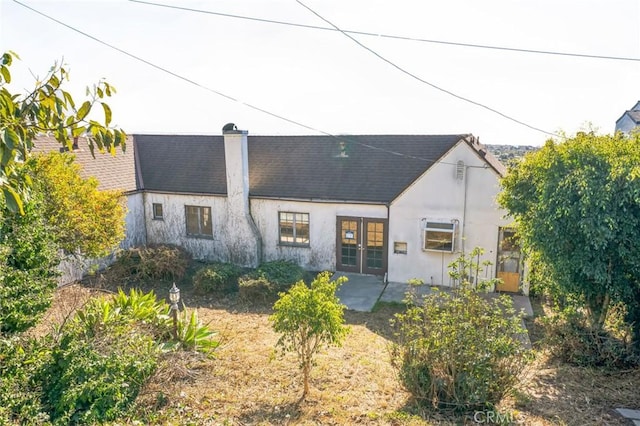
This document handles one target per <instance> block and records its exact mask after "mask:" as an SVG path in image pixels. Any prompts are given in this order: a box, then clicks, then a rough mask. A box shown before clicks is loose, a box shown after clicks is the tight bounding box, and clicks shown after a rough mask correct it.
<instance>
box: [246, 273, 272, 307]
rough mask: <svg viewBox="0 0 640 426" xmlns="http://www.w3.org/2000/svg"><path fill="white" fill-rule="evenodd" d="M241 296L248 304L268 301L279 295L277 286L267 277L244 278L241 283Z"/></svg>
mask: <svg viewBox="0 0 640 426" xmlns="http://www.w3.org/2000/svg"><path fill="white" fill-rule="evenodd" d="M238 284H239V296H240V298H241V299H242V300H244V301H246V302H253V301H261V302H266V301H267V300H269V299H271V298H273V297H275V296H276V295H277V293H278V292H277V286H275V285H274V284H272V283H271V282H270V281H269V280H268V279H266V278H265V277H257V278H254V277H253V276H251V275H250V276H244V277H242V278H240V280H239V282H238Z"/></svg>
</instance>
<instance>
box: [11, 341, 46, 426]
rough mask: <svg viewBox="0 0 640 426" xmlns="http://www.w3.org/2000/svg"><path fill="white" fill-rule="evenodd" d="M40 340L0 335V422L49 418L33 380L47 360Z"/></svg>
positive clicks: (26, 422) (35, 422) (34, 422)
mask: <svg viewBox="0 0 640 426" xmlns="http://www.w3.org/2000/svg"><path fill="white" fill-rule="evenodd" d="M49 353H50V351H49V346H48V345H47V342H46V341H44V340H35V339H32V338H26V337H18V336H12V337H10V338H0V424H3V425H4V424H21V425H41V424H46V423H47V422H48V420H49V414H48V413H47V411H46V409H45V407H44V406H43V404H42V400H41V392H40V386H39V385H38V383H36V381H35V380H34V377H35V376H36V375H37V373H38V371H40V369H42V368H43V366H44V365H46V364H47V363H49V362H50V357H49Z"/></svg>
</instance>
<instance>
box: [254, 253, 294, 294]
mask: <svg viewBox="0 0 640 426" xmlns="http://www.w3.org/2000/svg"><path fill="white" fill-rule="evenodd" d="M255 272H256V277H258V278H264V279H266V280H267V281H269V282H270V283H272V284H274V285H275V286H277V287H278V288H279V290H286V289H287V288H289V287H291V286H292V285H293V284H295V283H297V282H298V281H300V280H304V278H305V276H306V271H305V270H304V269H302V268H301V267H300V266H299V265H297V264H296V263H294V262H292V261H290V260H274V261H271V262H265V263H262V264H261V265H260V266H258V268H257V269H256V271H255Z"/></svg>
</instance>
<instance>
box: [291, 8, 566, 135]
mask: <svg viewBox="0 0 640 426" xmlns="http://www.w3.org/2000/svg"><path fill="white" fill-rule="evenodd" d="M296 2H297V3H298V4H300V5H301V6H302V7H304V8H305V9H307V10H308V11H309V12H311V13H313V14H314V15H315V16H317V17H318V18H320V19H322V20H323V21H324V22H326V23H327V24H329V25H331V26H332V27H333V28H335V29H336V30H338V31H340V32H341V33H342V34H344V35H345V36H346V37H347V38H349V39H350V40H351V41H353V42H354V43H356V44H357V45H358V46H360V47H362V48H363V49H365V50H367V51H368V52H369V53H371V54H373V55H374V56H376V57H377V58H378V59H380V60H382V61H384V62H386V63H387V64H389V65H391V66H392V67H393V68H395V69H397V70H398V71H400V72H401V73H403V74H405V75H408V76H409V77H411V78H413V79H414V80H417V81H419V82H420V83H423V84H426V85H427V86H429V87H431V88H433V89H436V90H439V91H440V92H443V93H446V94H447V95H449V96H453V97H454V98H457V99H460V100H461V101H464V102H467V103H470V104H472V105H475V106H477V107H480V108H483V109H485V110H487V111H490V112H492V113H494V114H497V115H499V116H501V117H503V118H506V119H507V120H510V121H513V122H514V123H517V124H520V125H521V126H525V127H528V128H529V129H532V130H535V131H537V132H540V133H544V134H546V135H549V136H555V137H561V135H558V134H556V133H553V132H549V131H546V130H544V129H541V128H539V127H536V126H533V125H531V124H529V123H526V122H524V121H522V120H519V119H517V118H514V117H512V116H510V115H507V114H505V113H503V112H500V111H498V110H497V109H495V108H492V107H490V106H487V105H485V104H483V103H480V102H476V101H474V100H472V99H469V98H466V97H464V96H460V95H458V94H456V93H453V92H452V91H450V90H447V89H444V88H442V87H440V86H438V85H436V84H434V83H431V82H429V81H427V80H425V79H423V78H421V77H419V76H417V75H416V74H414V73H412V72H410V71H407V70H406V69H404V68H402V67H401V66H400V65H397V64H396V63H394V62H392V61H391V60H389V59H387V58H385V57H384V56H382V55H381V54H379V53H378V52H376V51H375V50H373V49H371V48H370V47H368V46H366V45H364V44H363V43H361V42H360V41H358V40H357V39H356V38H354V37H353V36H351V35H350V34H347V33H346V32H344V31H342V30H341V29H340V28H339V27H338V26H337V25H335V24H333V23H332V22H331V21H329V20H328V19H326V18H324V17H323V16H322V15H320V14H319V13H317V12H316V11H315V10H313V9H311V8H310V7H309V6H307V5H306V4H304V3H303V2H301V1H300V0H296Z"/></svg>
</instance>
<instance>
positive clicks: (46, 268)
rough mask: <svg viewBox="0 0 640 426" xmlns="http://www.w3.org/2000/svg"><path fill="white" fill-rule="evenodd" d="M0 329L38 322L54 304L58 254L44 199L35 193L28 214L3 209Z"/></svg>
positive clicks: (22, 327)
mask: <svg viewBox="0 0 640 426" xmlns="http://www.w3.org/2000/svg"><path fill="white" fill-rule="evenodd" d="M0 214H1V215H2V217H3V220H2V221H1V222H0V331H2V332H12V333H15V332H20V331H24V330H26V329H27V328H29V327H31V326H33V325H35V324H36V323H37V322H38V320H39V319H40V318H41V316H42V314H43V313H44V312H45V311H46V310H47V308H48V307H49V306H50V304H51V298H52V297H53V292H54V290H55V288H56V285H57V282H56V276H57V274H58V272H57V269H56V268H57V265H58V256H57V251H56V246H55V244H54V241H53V238H54V235H53V233H52V232H51V230H50V228H49V227H48V226H47V224H46V221H45V218H44V217H43V209H42V199H41V198H38V197H32V198H31V200H30V201H29V202H28V203H27V204H25V206H24V215H22V216H21V215H19V214H17V213H14V212H11V211H10V210H9V209H7V208H4V209H3V211H1V212H0Z"/></svg>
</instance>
